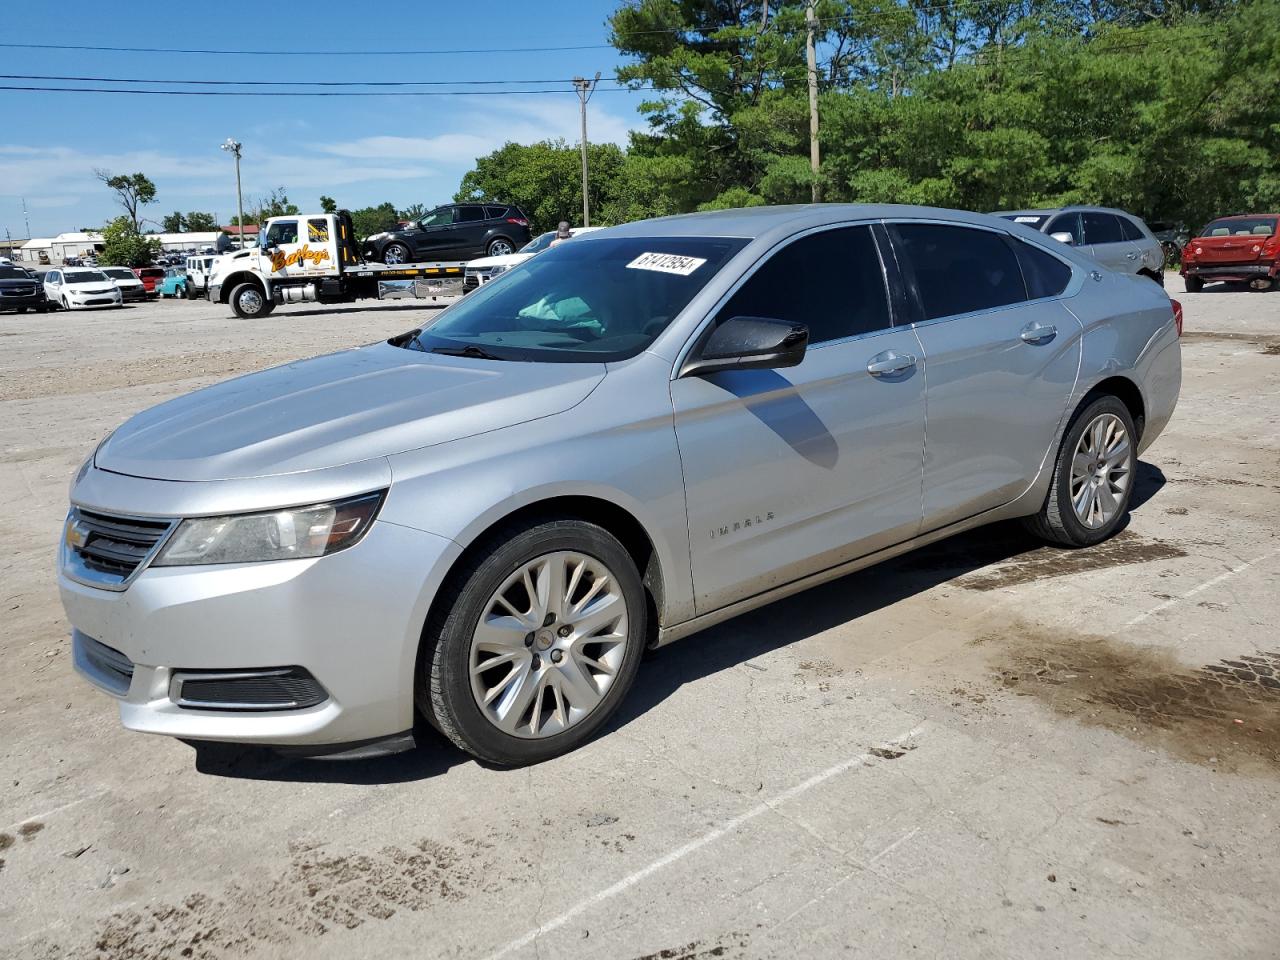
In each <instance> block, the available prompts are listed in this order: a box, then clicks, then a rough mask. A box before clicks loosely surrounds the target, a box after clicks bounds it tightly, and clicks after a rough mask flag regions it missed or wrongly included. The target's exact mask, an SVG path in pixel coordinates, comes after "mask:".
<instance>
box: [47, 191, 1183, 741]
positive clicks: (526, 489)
mask: <svg viewBox="0 0 1280 960" xmlns="http://www.w3.org/2000/svg"><path fill="white" fill-rule="evenodd" d="M1180 325H1181V317H1180V311H1179V308H1178V307H1177V305H1176V304H1175V303H1173V302H1171V301H1170V300H1169V298H1168V297H1167V296H1166V295H1165V294H1164V292H1163V291H1162V290H1161V289H1160V288H1159V287H1158V286H1156V285H1155V284H1153V283H1151V282H1150V281H1149V280H1146V279H1141V278H1138V277H1135V276H1132V275H1125V274H1123V273H1119V272H1112V271H1109V270H1107V269H1106V268H1104V267H1102V266H1100V265H1099V264H1098V262H1097V261H1095V260H1093V259H1091V258H1089V257H1088V256H1085V255H1084V254H1082V253H1080V252H1078V251H1077V250H1075V249H1073V248H1071V247H1068V246H1065V245H1063V244H1061V243H1059V242H1057V241H1055V240H1052V239H1050V238H1049V237H1048V236H1047V235H1045V234H1043V233H1039V232H1036V231H1035V230H1032V229H1030V228H1027V227H1024V226H1022V225H1019V224H1017V223H1014V222H1010V221H1006V220H1001V219H997V218H994V217H989V216H984V215H980V214H968V213H958V212H955V211H948V210H934V209H926V208H919V207H899V206H836V205H831V206H801V207H780V208H755V209H750V210H740V211H722V212H717V213H708V214H697V215H690V216H683V217H673V218H668V219H661V220H653V221H648V222H643V223H635V224H629V225H627V226H623V227H616V228H612V229H608V230H602V231H599V232H597V233H593V234H591V235H590V236H587V237H583V238H581V239H580V240H578V241H575V242H574V243H571V244H565V245H563V246H560V247H556V248H555V249H553V250H549V251H547V252H546V253H544V254H542V255H540V256H538V257H536V258H535V259H533V260H531V261H530V262H529V263H527V264H525V265H524V267H523V268H522V269H520V270H515V271H511V272H509V273H508V274H506V275H504V276H502V277H499V278H497V279H496V280H494V281H493V282H492V283H489V284H486V285H485V286H484V287H482V288H481V289H479V290H477V291H475V292H474V293H472V294H470V295H469V296H468V297H467V298H466V299H465V300H464V301H461V302H459V303H457V304H456V305H454V306H452V307H450V308H449V309H447V310H445V311H444V312H442V313H441V314H439V315H438V316H437V317H435V318H434V319H433V321H432V322H431V323H429V324H427V325H426V326H424V327H422V328H420V329H415V330H412V331H410V332H408V333H406V334H404V335H403V336H399V337H395V338H393V339H392V340H390V341H388V342H385V343H376V344H373V345H370V346H365V347H360V348H356V349H352V350H348V351H346V352H342V353H337V354H333V355H330V356H325V357H318V358H316V359H313V360H309V361H306V362H303V363H297V364H290V365H288V366H284V367H279V368H276V369H273V370H266V371H263V372H261V373H257V374H253V375H250V376H247V377H241V378H239V379H236V380H231V381H228V382H226V383H223V384H219V385H217V386H213V387H210V388H207V389H204V390H200V391H197V392H195V393H193V394H190V395H189V396H186V397H182V398H179V399H176V400H172V401H170V402H168V403H164V404H161V405H160V406H158V407H155V408H153V409H151V410H148V411H146V412H144V413H141V414H139V415H138V416H136V417H134V418H133V419H131V420H129V421H128V422H126V423H125V424H124V425H123V426H121V427H120V428H119V429H117V430H116V431H115V432H114V433H113V434H112V435H111V436H109V437H108V438H107V439H106V440H105V441H103V443H102V444H101V445H100V446H99V447H98V448H97V450H96V451H95V452H94V454H93V455H92V456H91V457H90V458H89V459H88V460H87V461H86V462H85V464H84V465H83V467H82V468H81V469H80V471H79V473H78V474H77V475H76V477H75V480H74V483H73V486H72V490H71V509H70V513H69V515H68V517H67V522H66V526H65V529H64V534H63V541H62V546H61V563H60V572H59V583H60V586H61V593H62V599H63V603H64V605H65V607H66V610H67V614H68V617H69V619H70V621H71V623H72V625H73V627H74V654H75V663H76V666H77V668H78V669H79V670H80V672H81V673H82V674H83V675H84V676H85V677H87V678H88V679H89V680H90V681H91V682H92V683H94V684H96V685H97V686H98V687H100V688H101V689H103V690H105V691H106V692H108V693H110V694H112V695H113V696H115V697H116V698H117V699H118V701H119V706H120V715H121V718H122V720H123V722H124V724H125V725H126V726H128V727H130V728H132V729H136V730H142V731H147V732H152V733H161V734H168V735H170V736H176V737H184V738H190V739H195V740H224V741H236V742H246V743H260V744H268V745H294V746H303V747H306V748H314V749H316V750H326V751H331V752H332V751H341V750H343V749H347V748H348V747H349V745H352V744H356V745H359V747H360V749H364V750H367V749H392V748H394V747H397V746H403V745H404V744H406V743H407V742H409V739H408V736H407V734H408V731H410V730H411V729H412V728H413V726H414V721H415V717H417V716H423V717H425V718H426V719H427V720H428V721H430V722H431V723H432V724H434V725H435V727H436V728H438V729H439V730H440V731H441V732H442V733H443V734H444V735H445V736H447V737H448V738H449V739H450V740H452V741H453V742H454V743H456V744H457V745H458V746H459V747H461V748H463V749H464V750H468V751H470V752H471V753H473V754H475V755H476V756H478V757H481V758H483V759H484V760H486V761H489V762H491V763H496V764H506V765H516V764H525V763H531V762H536V761H539V760H544V759H546V758H549V757H552V756H555V755H557V754H561V753H563V752H565V751H567V750H570V749H572V748H574V747H576V746H578V745H579V744H581V743H583V742H584V741H585V740H587V739H588V738H590V737H591V736H593V735H594V734H595V733H597V731H599V730H600V729H601V726H602V725H603V724H604V723H605V722H606V720H607V719H608V718H609V716H610V714H612V713H613V711H614V710H615V709H616V708H617V706H618V704H619V703H620V702H621V701H622V699H623V697H624V696H625V695H626V693H627V690H628V688H629V687H630V686H631V684H632V682H633V681H634V680H635V678H636V676H637V673H638V672H639V671H640V669H641V655H642V653H643V652H644V649H645V648H646V647H651V646H654V645H660V644H664V643H668V642H671V641H673V640H676V639H679V638H682V637H687V636H689V635H691V634H694V633H696V632H697V631H698V630H700V629H702V628H704V627H707V626H709V625H711V624H714V623H717V622H720V621H723V620H725V619H728V618H730V617H732V616H734V615H736V614H738V613H741V612H743V611H746V610H749V609H752V608H754V607H758V606H760V605H761V604H764V603H768V602H769V601H771V600H773V599H776V598H778V597H782V596H785V595H788V594H792V593H795V592H797V591H799V590H803V589H805V588H806V587H808V586H811V585H813V584H817V583H820V582H823V581H827V580H831V579H833V578H835V577H841V576H844V575H846V574H849V573H851V572H853V571H856V570H858V569H859V568H862V567H865V566H868V565H870V564H873V563H876V562H878V561H880V560H884V559H886V558H888V557H892V556H895V555H897V554H901V553H903V552H904V551H907V550H911V549H912V548H914V547H916V546H919V545H921V544H925V543H929V542H931V541H935V540H938V539H941V538H943V537H948V536H951V535H952V534H955V533H958V532H960V531H963V530H967V529H970V528H972V527H976V526H979V525H981V524H985V523H990V522H992V521H995V520H1003V519H1008V518H1022V519H1023V520H1024V521H1025V522H1026V524H1027V525H1028V526H1029V527H1030V528H1031V529H1032V530H1033V531H1035V532H1036V533H1037V534H1038V535H1040V536H1041V537H1043V538H1045V539H1046V540H1048V541H1050V542H1052V543H1057V544H1061V545H1063V546H1067V547H1087V546H1089V545H1091V544H1095V543H1098V542H1099V541H1101V540H1104V539H1106V538H1107V537H1109V536H1111V535H1112V534H1113V533H1114V532H1115V531H1116V530H1117V529H1118V528H1119V526H1120V525H1121V524H1123V523H1124V521H1125V516H1126V511H1127V508H1128V503H1129V498H1130V496H1131V494H1132V492H1133V485H1134V473H1135V468H1136V464H1137V456H1138V454H1139V453H1140V452H1141V451H1142V450H1143V449H1145V448H1146V447H1147V446H1148V445H1149V444H1150V443H1151V442H1152V441H1153V440H1154V439H1155V438H1156V437H1157V436H1158V435H1159V434H1160V432H1161V430H1163V429H1164V427H1165V425H1166V424H1167V423H1168V421H1169V418H1170V416H1171V415H1172V413H1173V409H1174V405H1175V403H1176V401H1177V397H1178V391H1179V385H1180V380H1181V360H1180V352H1179V343H1178V335H1179V333H1180ZM851 588H853V589H856V580H855V581H851Z"/></svg>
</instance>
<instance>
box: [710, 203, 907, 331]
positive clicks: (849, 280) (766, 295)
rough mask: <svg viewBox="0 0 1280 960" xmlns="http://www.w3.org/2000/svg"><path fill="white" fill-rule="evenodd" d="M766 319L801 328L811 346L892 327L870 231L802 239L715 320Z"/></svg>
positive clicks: (852, 230)
mask: <svg viewBox="0 0 1280 960" xmlns="http://www.w3.org/2000/svg"><path fill="white" fill-rule="evenodd" d="M732 317H770V318H772V319H774V320H788V321H790V322H792V323H803V324H804V325H805V326H806V327H808V328H809V342H810V343H811V344H817V343H824V342H826V341H828V340H839V339H841V338H843V337H852V336H854V335H855V334H859V333H870V332H871V331H873V330H883V329H885V328H886V327H889V326H890V325H891V322H890V319H889V299H888V294H887V293H886V291H885V285H884V271H883V270H882V269H881V267H880V255H879V253H878V252H877V250H876V242H875V239H874V238H873V237H872V236H871V228H870V227H840V228H838V229H835V230H824V231H822V232H821V233H813V234H810V235H809V236H807V237H801V238H800V239H799V240H796V241H795V242H793V243H790V244H788V245H787V246H785V247H783V248H782V249H781V250H779V251H778V252H777V253H775V254H774V255H773V256H771V257H770V258H769V259H768V260H767V261H765V263H764V264H763V265H762V266H761V267H760V269H759V270H757V271H756V272H755V273H754V274H752V275H751V278H750V279H749V280H747V282H746V283H744V284H743V285H742V286H741V287H740V288H739V289H738V292H737V293H735V294H734V295H733V296H732V297H731V298H730V300H729V302H728V303H726V304H725V305H724V308H723V309H721V311H720V313H719V314H718V315H717V317H716V323H722V322H724V321H725V320H728V319H731V318H732Z"/></svg>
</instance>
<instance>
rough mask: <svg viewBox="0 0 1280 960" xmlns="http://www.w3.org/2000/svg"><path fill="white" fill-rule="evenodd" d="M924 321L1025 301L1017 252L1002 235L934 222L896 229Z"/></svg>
mask: <svg viewBox="0 0 1280 960" xmlns="http://www.w3.org/2000/svg"><path fill="white" fill-rule="evenodd" d="M895 229H896V231H897V234H898V237H899V240H900V242H901V245H902V248H903V252H904V254H905V260H906V262H907V263H908V264H909V265H910V268H911V270H912V271H913V272H914V273H915V278H916V287H917V288H918V289H919V291H920V305H921V307H922V308H923V309H924V316H925V319H926V320H933V319H936V318H937V317H951V316H955V315H956V314H958V313H971V312H973V311H974V310H990V309H991V308H993V307H1003V306H1005V305H1006V304H1010V303H1020V302H1022V301H1023V300H1026V299H1027V290H1026V287H1025V286H1024V285H1023V282H1022V271H1021V269H1020V268H1019V267H1018V260H1017V258H1016V257H1015V256H1014V254H1013V249H1012V248H1011V247H1010V245H1009V243H1008V242H1007V241H1006V240H1005V238H1004V236H1003V235H1002V234H999V233H993V232H991V231H990V230H974V229H972V228H969V227H954V226H944V225H941V224H935V223H899V224H897V225H896V227H895Z"/></svg>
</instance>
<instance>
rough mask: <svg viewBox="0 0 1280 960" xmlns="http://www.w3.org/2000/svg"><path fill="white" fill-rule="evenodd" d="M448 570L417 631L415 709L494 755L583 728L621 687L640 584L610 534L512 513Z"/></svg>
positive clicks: (561, 745)
mask: <svg viewBox="0 0 1280 960" xmlns="http://www.w3.org/2000/svg"><path fill="white" fill-rule="evenodd" d="M452 579H453V583H452V587H446V589H445V590H444V591H442V593H441V594H440V597H439V600H440V603H439V605H438V612H437V613H436V614H434V615H433V616H432V618H431V621H430V622H429V623H428V625H427V628H426V631H425V632H424V637H423V643H424V648H423V653H422V656H421V657H420V658H419V661H420V663H419V673H418V678H417V684H416V688H417V694H416V699H417V702H418V707H419V709H420V710H421V711H422V712H423V713H424V714H425V715H426V716H427V718H428V719H429V720H430V721H431V723H432V724H433V725H434V726H435V727H436V728H437V729H439V730H440V732H441V733H443V734H444V735H445V736H446V737H448V738H449V739H450V740H452V741H453V742H454V743H455V744H456V745H457V746H459V747H461V748H462V749H463V750H466V751H467V752H468V753H471V754H472V755H474V756H476V757H478V758H479V759H481V760H483V761H486V762H488V763H492V764H496V765H499V766H507V767H515V766H524V765H526V764H531V763H539V762H541V761H543V760H548V759H550V758H552V757H556V756H559V755H560V754H563V753H567V752H569V751H571V750H574V749H576V748H577V747H579V746H581V745H582V744H583V743H585V742H587V741H588V740H590V739H591V738H592V737H593V736H594V735H595V734H596V733H597V732H598V731H599V729H600V728H601V726H603V724H604V723H605V722H606V721H608V719H609V717H610V716H611V715H612V714H613V712H614V711H615V710H616V709H617V707H618V705H619V704H620V703H621V702H622V700H623V698H624V697H625V696H626V693H627V690H628V688H629V687H630V686H631V683H632V681H633V680H634V679H635V675H636V671H637V670H638V669H639V665H640V659H641V656H642V655H643V653H644V645H645V639H646V616H647V609H648V607H647V602H646V597H645V593H644V586H643V584H642V583H641V580H640V574H639V573H638V572H637V570H636V566H635V563H634V561H633V560H632V559H631V556H630V554H628V553H627V551H626V549H625V548H624V547H623V546H622V544H621V543H619V542H618V540H617V538H616V537H614V536H613V535H612V534H611V533H609V532H608V531H607V530H604V529H603V528H601V527H599V526H596V525H595V524H592V523H587V522H585V521H582V520H571V519H564V520H552V521H547V522H542V523H535V524H524V525H517V526H513V527H509V528H507V529H505V530H501V531H500V532H499V533H498V534H497V535H496V536H495V537H494V538H493V540H492V541H490V543H489V544H488V545H487V546H485V547H483V548H481V549H480V550H479V551H478V553H477V555H476V557H475V559H474V560H473V561H472V562H471V563H469V564H467V565H466V567H465V568H464V569H463V570H462V571H461V572H460V573H459V574H458V575H457V576H456V577H454V578H452Z"/></svg>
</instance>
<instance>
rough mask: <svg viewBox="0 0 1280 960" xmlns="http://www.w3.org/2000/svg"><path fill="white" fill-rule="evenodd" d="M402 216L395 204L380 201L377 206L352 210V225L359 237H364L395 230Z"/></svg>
mask: <svg viewBox="0 0 1280 960" xmlns="http://www.w3.org/2000/svg"><path fill="white" fill-rule="evenodd" d="M399 220H400V216H399V214H397V213H396V208H395V204H393V203H391V202H389V201H388V202H386V203H380V204H378V205H377V206H376V207H364V208H363V209H361V210H352V211H351V225H352V228H353V229H354V230H355V234H356V236H357V237H360V238H361V239H364V238H365V237H368V236H369V235H371V234H374V233H382V232H383V231H384V230H394V229H395V226H396V224H397V223H398V222H399Z"/></svg>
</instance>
